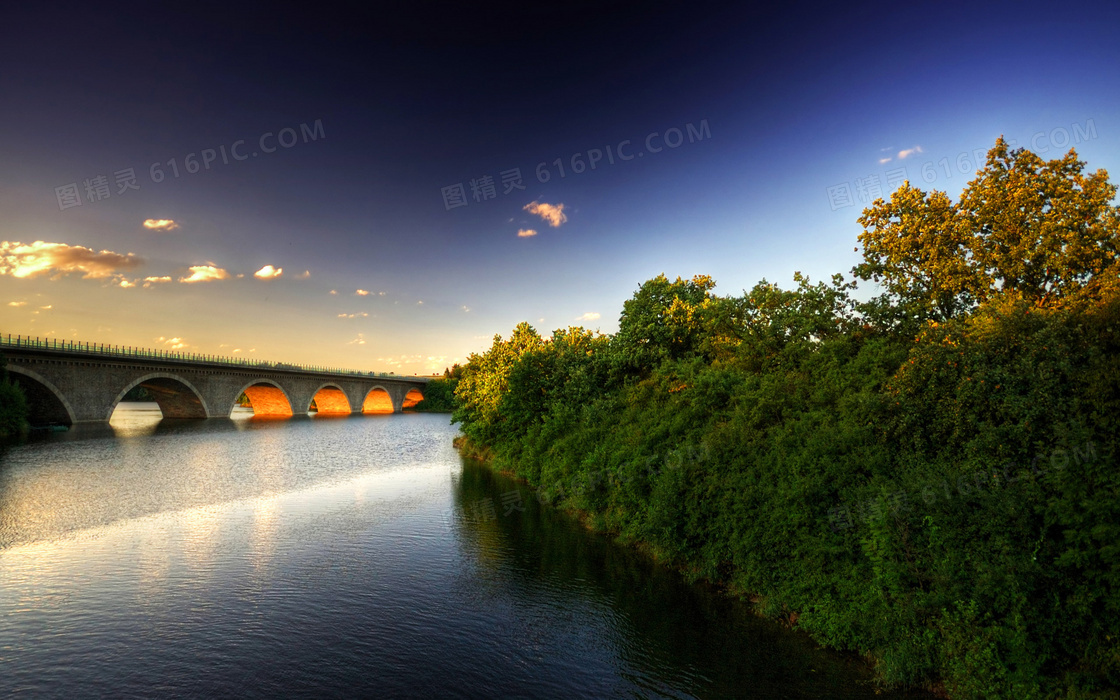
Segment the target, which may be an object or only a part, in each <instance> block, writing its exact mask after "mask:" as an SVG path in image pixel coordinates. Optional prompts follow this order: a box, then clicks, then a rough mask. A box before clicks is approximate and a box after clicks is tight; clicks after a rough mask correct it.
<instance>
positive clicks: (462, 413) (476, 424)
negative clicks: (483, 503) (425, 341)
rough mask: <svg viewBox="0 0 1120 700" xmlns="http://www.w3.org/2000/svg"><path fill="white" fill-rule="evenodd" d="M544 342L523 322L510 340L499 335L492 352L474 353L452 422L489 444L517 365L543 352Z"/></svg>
mask: <svg viewBox="0 0 1120 700" xmlns="http://www.w3.org/2000/svg"><path fill="white" fill-rule="evenodd" d="M543 342H544V341H543V340H541V337H540V335H539V334H538V333H537V331H536V330H534V329H533V327H532V326H530V325H529V324H528V323H525V322H524V321H522V322H521V323H519V324H517V327H516V328H514V329H513V333H512V334H511V335H510V339H509V340H508V341H506V340H502V336H501V335H495V336H494V342H493V344H492V345H491V346H490V349H489V350H488V351H486V352H485V353H483V354H481V355H479V354H477V353H471V355H470V356H469V357H468V358H467V365H466V367H464V368H463V376H462V379H460V380H459V385H458V386H457V387H456V388H455V398H456V399H457V400H458V402H459V405H458V407H456V409H455V412H454V414H453V415H452V418H451V420H452V422H455V423H462V425H463V432H465V433H467V434H468V435H469V436H470V437H472V438H474V439H476V440H479V441H480V442H482V443H483V444H485V443H486V442H487V437H488V436H490V435H491V433H492V431H493V430H494V429H495V427H496V425H497V424H498V422H499V415H498V404H499V402H500V401H501V399H502V395H503V394H504V393H505V392H506V390H507V388H508V385H509V375H510V372H511V370H512V369H513V365H514V363H516V362H517V360H518V358H520V357H521V356H522V355H524V354H525V353H527V352H531V351H533V350H538V349H540V347H541V345H542V344H543Z"/></svg>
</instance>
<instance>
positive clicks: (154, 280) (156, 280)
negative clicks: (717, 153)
mask: <svg viewBox="0 0 1120 700" xmlns="http://www.w3.org/2000/svg"><path fill="white" fill-rule="evenodd" d="M170 281H171V277H169V276H166V275H165V276H163V277H145V278H144V286H145V287H151V286H152V285H153V284H162V283H164V282H170Z"/></svg>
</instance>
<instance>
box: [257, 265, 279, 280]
mask: <svg viewBox="0 0 1120 700" xmlns="http://www.w3.org/2000/svg"><path fill="white" fill-rule="evenodd" d="M282 274H284V268H282V267H273V266H272V265H265V266H264V267H262V268H261V269H259V270H257V271H256V272H254V273H253V277H256V278H257V279H262V280H271V279H276V278H277V277H279V276H280V275H282Z"/></svg>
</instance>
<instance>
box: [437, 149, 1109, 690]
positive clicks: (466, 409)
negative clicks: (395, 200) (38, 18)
mask: <svg viewBox="0 0 1120 700" xmlns="http://www.w3.org/2000/svg"><path fill="white" fill-rule="evenodd" d="M1083 166H1084V163H1082V162H1080V161H1078V160H1077V158H1076V154H1075V153H1073V152H1072V151H1071V152H1070V154H1069V155H1067V156H1066V157H1065V158H1062V159H1059V160H1053V161H1049V162H1045V161H1042V160H1041V159H1039V158H1038V157H1037V156H1035V155H1034V154H1033V153H1030V152H1029V151H1024V150H1021V149H1020V150H1014V151H1012V150H1009V149H1008V148H1007V146H1006V144H1005V143H1004V142H1003V141H1002V139H1001V140H1000V141H998V142H997V143H996V146H995V148H993V149H992V150H991V151H990V152H989V155H988V159H987V163H986V165H985V167H984V168H983V170H981V171H980V172H979V173H978V175H977V177H976V179H975V180H973V181H972V182H970V183H969V185H968V186H967V188H966V190H965V191H964V193H963V195H962V197H961V199H960V201H959V202H957V203H953V202H951V201H950V200H949V199H948V197H947V196H945V195H944V194H943V193H939V192H932V193H925V192H922V191H920V190H918V189H916V188H913V187H910V186H909V185H905V186H903V187H902V188H900V189H899V190H897V191H896V192H895V193H894V194H893V195H892V196H891V198H890V200H889V201H883V200H878V201H876V202H875V203H874V204H873V205H872V206H871V207H870V208H868V209H866V210H865V211H864V212H863V216H862V217H861V218H860V220H859V221H860V224H861V225H862V226H863V233H862V234H861V235H860V242H861V243H862V244H863V254H864V262H863V263H862V264H861V265H859V266H857V267H856V268H855V269H854V270H853V272H854V273H855V277H856V278H858V279H860V280H864V281H874V282H878V283H879V284H880V286H879V287H877V289H878V291H879V292H881V293H880V295H879V296H876V297H874V298H871V299H870V300H865V301H858V300H857V297H856V294H857V291H856V287H855V282H848V281H845V279H844V278H843V277H842V276H840V275H836V276H834V277H833V279H832V281H831V282H830V283H821V282H817V283H812V282H811V281H810V280H808V279H805V278H804V277H802V276H801V275H796V276H795V283H796V286H795V288H793V289H781V288H779V287H778V286H776V285H774V284H771V283H769V282H766V281H765V280H764V281H762V282H760V283H759V284H758V285H757V286H755V287H754V288H753V289H752V290H750V291H749V292H746V293H744V294H743V295H741V296H717V295H715V294H713V293H712V289H713V287H714V283H713V281H712V280H711V279H709V278H706V277H703V276H698V277H694V278H693V279H691V280H681V279H679V278H678V279H677V280H676V281H669V280H668V279H667V278H666V277H664V276H659V277H657V278H655V279H652V280H649V281H647V282H646V283H644V284H642V285H641V287H640V288H639V289H638V291H637V292H636V293H635V295H634V296H633V298H631V299H630V300H628V301H626V302H625V304H624V307H623V310H622V314H621V317H620V321H619V330H618V332H617V333H616V334H614V335H601V334H598V333H591V332H589V331H586V330H584V329H582V328H568V329H566V330H557V331H555V332H554V333H553V334H552V336H551V337H550V338H542V337H541V336H540V335H539V334H538V333H537V332H536V331H535V330H534V329H533V328H532V327H530V326H529V325H528V324H525V323H522V324H520V325H518V326H517V327H516V328H515V329H514V330H513V333H512V335H511V337H510V338H509V339H508V340H505V339H502V338H501V337H500V336H496V337H495V338H494V342H493V345H492V346H491V348H490V349H489V350H488V351H487V352H485V353H482V354H476V355H472V356H471V357H470V361H469V363H468V364H467V365H466V366H465V367H464V368H463V372H462V377H461V379H460V380H459V383H458V388H457V390H456V398H457V401H458V404H459V405H458V408H457V409H456V411H455V414H454V419H455V420H457V421H459V422H460V423H461V424H462V431H463V433H464V434H465V436H466V437H467V440H468V441H469V444H470V445H471V446H472V447H473V448H474V449H476V450H479V451H485V452H486V453H488V454H489V455H491V456H492V460H493V464H494V466H495V467H496V468H498V469H502V470H506V471H510V472H513V473H515V474H517V475H519V476H521V477H523V478H525V479H526V480H527V481H528V482H529V483H531V484H533V485H534V486H536V487H537V488H539V489H540V490H541V491H542V494H543V495H544V497H545V498H547V499H549V500H551V501H552V502H554V503H556V504H558V505H560V506H561V507H566V508H570V509H573V510H576V511H578V512H580V513H582V514H583V515H584V517H585V518H586V520H587V522H588V523H589V524H591V525H592V526H593V527H595V528H598V529H602V530H608V531H612V532H615V533H617V535H618V536H619V537H620V538H621V539H622V540H624V541H628V542H633V543H639V544H641V545H642V546H644V547H646V548H647V549H649V550H650V551H651V552H653V553H654V554H655V555H657V556H659V557H661V558H663V559H665V560H667V561H670V562H673V563H674V564H676V565H678V566H680V567H681V568H682V569H683V570H685V571H686V572H688V574H689V575H690V576H693V577H704V578H707V579H710V580H713V581H717V582H720V583H722V584H725V585H726V586H728V587H729V589H731V590H733V591H735V592H738V593H740V594H743V595H749V596H751V599H752V600H754V601H755V602H756V603H757V605H758V606H759V609H760V611H762V612H763V613H764V614H767V615H771V616H776V617H781V618H783V619H785V620H786V621H788V622H789V623H790V624H795V625H796V626H797V627H799V628H801V629H804V630H806V631H807V632H809V633H810V634H812V635H813V636H814V637H815V638H816V639H818V640H819V641H821V642H822V643H825V644H828V645H831V646H834V647H837V648H841V649H848V650H855V651H857V652H860V653H863V654H866V655H867V656H868V657H869V658H871V659H873V660H874V662H875V664H876V668H877V671H878V675H879V678H880V679H881V681H882V682H883V683H885V684H906V685H924V686H927V687H932V688H941V689H943V690H944V691H945V692H947V693H948V694H949V695H950V696H951V697H954V698H996V697H1000V698H1017V699H1018V698H1033V697H1088V696H1093V697H1120V609H1118V608H1120V474H1118V472H1117V436H1118V435H1120V353H1118V352H1117V351H1118V349H1120V284H1118V281H1120V275H1118V272H1120V262H1118V251H1117V244H1118V240H1120V238H1118V232H1120V211H1118V208H1117V207H1116V206H1115V205H1113V204H1112V201H1113V199H1114V197H1115V195H1116V187H1115V186H1113V185H1111V184H1109V182H1108V178H1107V173H1105V172H1103V171H1098V172H1096V173H1092V174H1085V173H1083Z"/></svg>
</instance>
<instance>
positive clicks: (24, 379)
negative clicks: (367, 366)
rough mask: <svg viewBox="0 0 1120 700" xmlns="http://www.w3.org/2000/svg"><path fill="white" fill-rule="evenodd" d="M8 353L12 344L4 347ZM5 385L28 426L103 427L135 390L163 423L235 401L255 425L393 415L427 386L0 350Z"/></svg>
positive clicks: (286, 369)
mask: <svg viewBox="0 0 1120 700" xmlns="http://www.w3.org/2000/svg"><path fill="white" fill-rule="evenodd" d="M13 343H14V344H13ZM0 351H2V352H3V353H4V355H5V357H6V358H7V361H8V363H7V369H8V377H9V379H10V380H11V381H12V382H14V383H16V384H18V385H19V386H20V388H21V389H23V391H24V393H25V394H26V395H27V398H28V402H29V404H30V409H31V423H32V425H43V424H48V423H52V424H59V425H72V424H74V423H91V422H104V421H108V420H109V418H110V417H111V416H112V415H113V410H114V409H115V408H116V406H117V404H118V403H120V401H121V400H122V399H124V398H125V396H126V395H127V394H128V393H129V392H130V391H132V390H133V389H134V388H135V387H138V386H139V387H143V388H144V389H146V390H147V393H148V395H149V396H151V397H152V398H153V399H154V400H155V401H156V402H157V403H158V404H159V407H160V410H161V411H162V412H163V415H164V417H165V418H228V417H229V416H230V414H231V413H232V411H233V409H234V407H235V405H236V404H237V400H238V398H240V396H241V394H242V393H244V394H245V395H246V396H247V397H248V398H249V401H250V403H251V404H252V406H253V412H254V414H255V415H257V416H274V417H284V416H292V415H295V414H301V413H306V412H307V411H309V410H310V409H311V406H312V401H314V402H315V408H316V409H317V410H318V413H319V414H320V415H349V414H351V413H399V412H401V411H402V410H403V409H406V408H410V407H411V406H414V405H416V404H417V403H419V402H420V401H422V400H423V398H424V387H425V384H426V383H427V379H426V378H419V377H412V378H408V377H395V376H386V375H383V374H374V373H372V372H367V373H361V372H349V371H341V370H330V369H326V368H310V367H303V366H296V365H284V364H273V363H268V362H252V361H245V360H232V359H228V358H217V357H214V356H208V355H188V354H182V353H167V352H162V351H152V350H138V349H137V350H134V349H132V348H118V347H109V346H96V345H92V344H84V345H83V344H78V343H58V344H56V345H54V346H53V347H52V346H51V345H50V344H49V343H46V342H44V341H31V342H28V341H26V340H21V341H16V340H15V339H13V340H11V341H0Z"/></svg>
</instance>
